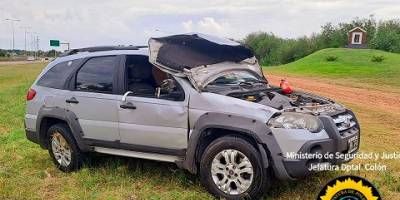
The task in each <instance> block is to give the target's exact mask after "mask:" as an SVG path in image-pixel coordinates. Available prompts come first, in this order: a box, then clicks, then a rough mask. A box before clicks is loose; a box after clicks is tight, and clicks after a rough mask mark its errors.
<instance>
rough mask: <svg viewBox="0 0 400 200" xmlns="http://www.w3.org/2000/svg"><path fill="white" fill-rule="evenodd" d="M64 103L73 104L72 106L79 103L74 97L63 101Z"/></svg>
mask: <svg viewBox="0 0 400 200" xmlns="http://www.w3.org/2000/svg"><path fill="white" fill-rule="evenodd" d="M65 102H67V103H74V104H78V103H79V101H78V100H76V98H75V97H72V98H70V99H67V100H65Z"/></svg>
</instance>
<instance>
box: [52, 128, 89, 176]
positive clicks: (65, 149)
mask: <svg viewBox="0 0 400 200" xmlns="http://www.w3.org/2000/svg"><path fill="white" fill-rule="evenodd" d="M47 136H48V137H47V141H48V150H49V154H50V157H51V158H52V160H53V162H54V164H55V165H56V167H57V168H58V169H60V170H61V171H63V172H72V171H76V170H78V169H79V168H80V167H81V166H82V153H81V151H80V150H79V148H78V145H77V144H76V142H75V140H74V138H72V133H71V131H70V129H69V127H68V126H67V125H66V124H62V123H59V124H55V125H52V126H51V127H50V128H49V129H48V130H47ZM57 142H58V146H57ZM68 155H69V156H68Z"/></svg>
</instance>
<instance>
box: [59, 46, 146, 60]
mask: <svg viewBox="0 0 400 200" xmlns="http://www.w3.org/2000/svg"><path fill="white" fill-rule="evenodd" d="M142 48H147V46H132V45H130V46H96V47H85V48H79V49H71V50H69V51H66V52H64V53H62V54H60V55H59V57H63V56H69V55H73V54H77V53H79V52H97V51H112V50H139V49H142Z"/></svg>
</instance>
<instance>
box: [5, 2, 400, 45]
mask: <svg viewBox="0 0 400 200" xmlns="http://www.w3.org/2000/svg"><path fill="white" fill-rule="evenodd" d="M371 14H373V15H374V16H375V18H376V19H377V20H381V19H393V18H399V17H400V16H399V15H400V0H357V1H356V0H247V1H246V0H231V1H228V0H213V1H206V0H202V1H189V0H173V1H165V0H164V1H160V0H158V1H157V0H145V1H138V0H107V1H105V0H104V1H103V0H68V1H59V0H0V33H1V34H0V48H2V49H10V48H11V46H12V45H11V43H12V42H11V41H12V39H11V38H12V28H11V22H10V21H6V20H5V19H10V18H11V19H18V20H20V21H19V22H15V23H14V30H15V48H16V49H24V46H25V29H24V28H23V27H29V28H28V29H27V30H28V34H27V48H28V49H30V48H31V46H32V45H31V44H32V42H31V41H32V37H33V36H38V37H39V47H40V49H44V50H49V49H52V48H51V47H50V46H49V40H50V39H57V40H60V41H61V42H69V43H70V44H71V48H79V47H88V46H97V45H145V44H147V40H148V39H149V38H150V37H161V36H165V35H171V34H178V33H187V32H202V33H207V34H213V35H217V36H221V37H227V38H234V39H243V38H244V37H245V36H246V35H247V34H249V33H251V32H257V31H264V32H272V33H274V34H276V35H278V36H281V37H285V38H296V37H301V36H304V35H311V34H312V33H314V32H319V31H320V27H321V26H322V25H324V24H325V23H327V22H333V23H338V22H344V21H350V20H352V19H354V18H355V17H361V18H362V17H368V16H369V15H371ZM65 48H66V46H65V45H63V46H61V47H59V48H57V50H65Z"/></svg>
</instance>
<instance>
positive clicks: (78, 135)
mask: <svg viewBox="0 0 400 200" xmlns="http://www.w3.org/2000/svg"><path fill="white" fill-rule="evenodd" d="M48 117H49V118H55V119H59V120H62V121H64V122H66V123H67V124H68V126H69V128H70V130H71V133H72V137H73V138H74V139H75V141H76V143H77V145H78V147H79V149H80V150H81V151H83V152H87V151H90V147H89V146H88V145H87V144H85V143H84V141H83V130H82V127H81V125H80V124H79V122H78V117H77V116H76V115H75V113H74V112H72V111H70V110H68V109H65V108H60V107H45V106H42V107H41V108H40V110H39V115H38V117H37V121H36V131H37V133H38V134H39V142H40V145H41V147H42V148H46V137H45V135H46V131H45V130H41V126H42V121H43V119H44V118H48Z"/></svg>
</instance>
